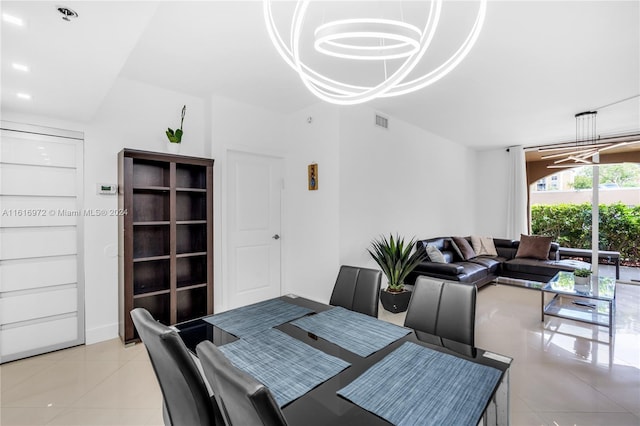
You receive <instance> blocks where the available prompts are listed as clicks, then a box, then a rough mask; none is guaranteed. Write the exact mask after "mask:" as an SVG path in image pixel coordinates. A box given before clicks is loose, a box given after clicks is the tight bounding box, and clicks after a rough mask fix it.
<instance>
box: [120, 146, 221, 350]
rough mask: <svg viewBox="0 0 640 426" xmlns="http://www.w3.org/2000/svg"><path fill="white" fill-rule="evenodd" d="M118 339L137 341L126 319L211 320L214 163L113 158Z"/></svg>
mask: <svg viewBox="0 0 640 426" xmlns="http://www.w3.org/2000/svg"><path fill="white" fill-rule="evenodd" d="M118 208H119V209H121V210H125V211H126V212H127V214H126V215H122V216H120V217H119V224H118V225H119V226H118V227H119V334H120V338H121V339H122V341H123V342H124V343H132V342H136V341H139V340H140V339H139V337H138V333H137V332H136V330H135V328H134V325H133V322H132V321H131V316H130V315H129V312H130V311H131V310H132V309H134V308H137V307H142V308H146V309H147V310H149V312H150V313H151V315H153V317H154V318H155V319H156V320H158V321H160V322H161V323H163V324H166V325H171V324H175V323H178V322H182V321H187V320H190V319H194V318H198V317H201V316H203V315H208V314H212V313H213V160H212V159H208V158H199V157H187V156H182V155H173V154H164V153H156V152H148V151H139V150H132V149H124V150H122V151H121V152H120V153H119V154H118Z"/></svg>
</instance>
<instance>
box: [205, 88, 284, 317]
mask: <svg viewBox="0 0 640 426" xmlns="http://www.w3.org/2000/svg"><path fill="white" fill-rule="evenodd" d="M209 108H210V111H211V115H210V120H211V126H210V127H211V129H210V134H211V135H212V136H211V147H210V150H211V153H212V157H213V158H214V159H215V165H214V167H213V170H214V177H213V179H214V185H213V187H214V204H213V209H214V213H213V216H214V299H213V300H214V306H213V309H214V312H218V311H220V310H222V309H227V307H228V303H229V295H228V294H227V292H226V290H227V289H226V288H225V284H224V283H225V282H226V277H225V270H226V268H225V265H226V262H227V256H226V251H227V250H226V247H227V232H226V229H227V226H226V198H227V193H226V162H227V152H228V151H230V150H235V151H242V152H248V153H253V154H260V155H269V156H273V157H279V158H283V159H285V158H286V155H287V151H286V150H287V142H286V136H285V133H286V132H285V119H286V117H285V115H284V114H280V113H277V112H274V111H270V110H267V109H264V108H260V107H256V106H253V105H248V104H245V103H242V102H238V101H235V100H232V99H228V98H225V97H221V96H212V97H211V99H210V105H209ZM285 162H286V160H285ZM285 167H286V165H285ZM283 238H284V237H283ZM283 244H284V241H283Z"/></svg>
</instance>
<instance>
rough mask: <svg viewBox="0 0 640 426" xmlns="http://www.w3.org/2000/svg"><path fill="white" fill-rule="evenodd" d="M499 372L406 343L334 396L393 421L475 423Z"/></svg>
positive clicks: (450, 423) (419, 423)
mask: <svg viewBox="0 0 640 426" xmlns="http://www.w3.org/2000/svg"><path fill="white" fill-rule="evenodd" d="M501 374H502V373H501V371H499V370H497V369H495V368H492V367H488V366H486V365H481V364H476V363H474V362H471V361H467V360H465V359H462V358H458V357H455V356H453V355H448V354H445V353H442V352H438V351H434V350H432V349H429V348H426V347H424V346H420V345H417V344H415V343H412V342H406V343H404V344H403V345H402V346H400V347H399V348H398V349H396V350H394V351H393V352H391V353H390V354H389V355H387V356H386V357H385V358H384V359H383V360H382V361H380V362H378V363H377V364H375V365H374V366H373V367H371V368H369V369H368V370H367V371H365V372H364V374H362V375H361V376H360V377H358V378H357V379H356V380H354V381H353V382H351V383H350V384H349V385H348V386H346V387H344V388H343V389H340V390H339V391H338V395H341V396H343V397H344V398H347V399H348V400H350V401H351V402H353V403H355V404H357V405H359V406H360V407H362V408H364V409H365V410H368V411H370V412H372V413H374V414H376V415H378V416H380V417H382V418H383V419H385V420H387V421H389V422H391V423H393V424H394V425H398V426H404V425H407V426H408V425H422V426H428V425H434V426H435V425H438V426H440V425H475V424H477V423H478V421H479V420H480V418H481V416H482V413H483V412H484V408H485V406H486V405H487V402H488V401H489V398H491V395H492V394H493V390H494V388H495V386H496V384H497V383H498V380H500V376H501Z"/></svg>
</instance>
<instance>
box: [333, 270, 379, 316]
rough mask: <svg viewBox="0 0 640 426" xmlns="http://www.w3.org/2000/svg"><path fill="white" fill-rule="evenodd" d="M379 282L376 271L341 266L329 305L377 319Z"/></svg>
mask: <svg viewBox="0 0 640 426" xmlns="http://www.w3.org/2000/svg"><path fill="white" fill-rule="evenodd" d="M381 281H382V272H381V271H378V270H377V269H368V268H359V267H356V266H345V265H342V266H341V267H340V272H338V278H337V280H336V283H335V285H334V287H333V292H332V293H331V299H330V300H329V304H330V305H333V306H342V307H343V308H346V309H349V310H351V311H355V312H360V313H361V314H366V315H370V316H372V317H376V318H377V317H378V301H379V300H380V283H381Z"/></svg>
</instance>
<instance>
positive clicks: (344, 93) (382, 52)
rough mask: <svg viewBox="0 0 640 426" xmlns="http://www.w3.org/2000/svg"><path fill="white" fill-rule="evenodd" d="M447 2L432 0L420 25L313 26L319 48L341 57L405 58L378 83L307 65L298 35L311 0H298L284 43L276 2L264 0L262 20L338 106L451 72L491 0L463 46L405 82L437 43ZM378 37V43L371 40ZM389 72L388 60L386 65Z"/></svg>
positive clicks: (291, 61)
mask: <svg viewBox="0 0 640 426" xmlns="http://www.w3.org/2000/svg"><path fill="white" fill-rule="evenodd" d="M442 2H443V0H432V1H431V2H430V5H429V10H428V13H427V18H426V22H425V24H424V27H423V28H422V29H419V28H417V27H415V26H413V25H409V24H407V23H405V22H401V21H392V20H384V19H350V20H339V21H333V22H329V23H327V24H324V25H321V26H319V27H318V28H317V29H316V30H315V42H314V47H315V48H316V50H317V51H319V52H321V53H323V54H326V55H329V56H333V57H338V58H341V59H354V60H367V61H375V60H377V61H386V60H388V59H404V62H403V63H402V64H401V65H400V66H398V68H397V69H396V70H395V71H394V72H392V73H391V75H386V71H385V76H384V79H383V80H382V81H381V82H379V83H378V84H376V85H365V84H363V85H354V84H348V83H345V82H341V81H337V80H334V79H331V78H329V77H327V76H326V75H323V74H322V73H320V72H318V71H316V70H314V69H312V68H311V67H309V66H308V65H306V64H305V63H304V62H303V61H302V59H301V46H300V38H301V33H302V30H303V25H304V20H305V15H306V13H307V9H308V7H309V3H310V1H309V0H298V2H297V3H296V7H295V10H294V12H293V17H292V20H291V31H290V37H289V42H288V43H285V42H284V40H283V38H282V37H281V35H280V32H279V31H278V28H277V27H276V24H275V20H274V17H273V11H272V8H271V3H272V0H264V1H263V12H264V19H265V22H266V26H267V31H268V32H269V37H270V38H271V41H272V43H273V45H274V46H275V47H276V50H277V51H278V53H279V54H280V56H282V58H283V59H284V60H285V62H286V63H287V64H288V65H289V66H291V67H292V68H293V69H294V70H295V71H296V72H298V74H299V75H300V78H301V80H302V82H303V83H304V84H305V86H306V87H307V88H308V89H309V90H310V91H311V92H312V93H313V94H314V95H316V96H317V97H319V98H320V99H323V100H325V101H327V102H330V103H334V104H338V105H354V104H359V103H364V102H367V101H370V100H372V99H376V98H381V97H391V96H399V95H402V94H405V93H410V92H414V91H416V90H419V89H422V88H424V87H427V86H429V85H431V84H433V83H435V82H436V81H438V80H440V79H441V78H442V77H444V76H445V75H447V74H448V73H449V72H451V70H453V69H454V68H455V67H456V66H458V64H459V63H460V62H462V60H463V59H464V58H465V57H466V56H467V54H468V53H469V51H470V50H471V48H472V47H473V45H474V44H475V42H476V40H477V39H478V36H479V35H480V30H481V29H482V25H483V23H484V18H485V15H486V9H487V0H479V3H480V6H479V9H478V14H477V16H476V19H475V22H474V24H473V27H472V29H471V31H470V33H469V35H468V36H467V38H466V39H465V40H464V41H463V43H462V44H461V45H460V47H459V48H458V49H457V50H456V51H455V52H454V53H453V54H452V55H451V56H450V57H449V58H448V59H447V60H446V61H444V62H443V63H442V64H441V65H439V66H438V67H436V68H434V69H433V70H431V71H429V72H427V73H425V74H423V75H421V76H420V77H417V78H414V79H411V80H406V79H407V78H408V76H409V74H410V73H411V72H412V71H413V70H414V69H415V68H416V66H417V65H418V64H419V63H420V61H421V59H422V58H423V56H424V55H425V53H426V51H427V49H428V48H429V46H430V45H431V42H432V41H433V37H434V35H435V32H436V29H437V27H438V23H439V20H440V15H441V12H442ZM372 39H378V45H377V46H376V45H375V44H372V43H371V40H372ZM385 70H386V63H385Z"/></svg>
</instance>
